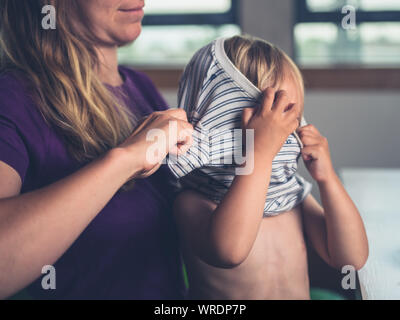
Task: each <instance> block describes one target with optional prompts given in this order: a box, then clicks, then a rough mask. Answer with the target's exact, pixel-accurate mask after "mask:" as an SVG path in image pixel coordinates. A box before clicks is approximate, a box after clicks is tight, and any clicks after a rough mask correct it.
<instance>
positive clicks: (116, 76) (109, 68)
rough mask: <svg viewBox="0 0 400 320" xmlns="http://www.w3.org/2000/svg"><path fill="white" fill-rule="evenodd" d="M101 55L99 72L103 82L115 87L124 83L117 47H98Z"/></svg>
mask: <svg viewBox="0 0 400 320" xmlns="http://www.w3.org/2000/svg"><path fill="white" fill-rule="evenodd" d="M97 51H98V57H99V67H98V69H97V74H98V76H99V78H100V80H101V81H102V82H103V83H107V84H109V85H111V86H113V87H117V86H120V85H122V84H123V83H124V81H123V79H122V77H121V75H120V73H119V71H118V57H117V47H107V48H105V47H102V48H97Z"/></svg>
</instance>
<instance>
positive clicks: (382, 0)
mask: <svg viewBox="0 0 400 320" xmlns="http://www.w3.org/2000/svg"><path fill="white" fill-rule="evenodd" d="M346 4H349V5H353V6H354V7H356V8H359V9H360V10H363V11H391V10H400V0H307V7H308V9H309V10H310V11H323V12H324V11H334V10H339V9H340V8H342V7H343V6H344V5H346Z"/></svg>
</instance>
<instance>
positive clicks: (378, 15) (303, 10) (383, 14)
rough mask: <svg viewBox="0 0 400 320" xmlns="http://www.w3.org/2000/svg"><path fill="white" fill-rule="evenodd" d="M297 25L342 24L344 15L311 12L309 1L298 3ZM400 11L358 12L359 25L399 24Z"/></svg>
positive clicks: (340, 13) (298, 0) (299, 1)
mask: <svg viewBox="0 0 400 320" xmlns="http://www.w3.org/2000/svg"><path fill="white" fill-rule="evenodd" d="M296 6H297V8H296V12H297V15H296V23H307V22H331V23H336V24H340V23H341V21H342V19H343V16H344V14H343V13H342V12H341V10H337V11H328V12H324V11H311V10H309V9H308V6H307V0H297V1H296ZM399 21H400V10H393V11H363V10H357V24H358V23H363V22H399Z"/></svg>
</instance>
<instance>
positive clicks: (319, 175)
mask: <svg viewBox="0 0 400 320" xmlns="http://www.w3.org/2000/svg"><path fill="white" fill-rule="evenodd" d="M297 133H298V134H299V137H300V139H301V141H302V142H303V144H304V148H303V150H302V157H303V160H304V163H305V165H306V167H307V169H308V171H309V172H310V174H311V176H312V177H313V179H314V180H315V181H317V182H325V181H328V180H329V179H330V178H331V177H333V176H334V175H335V170H334V168H333V165H332V161H331V156H330V153H329V145H328V139H326V138H325V137H323V136H322V135H321V134H320V132H319V131H318V130H317V128H315V127H314V126H313V125H312V124H309V125H307V126H304V127H301V128H299V129H298V130H297Z"/></svg>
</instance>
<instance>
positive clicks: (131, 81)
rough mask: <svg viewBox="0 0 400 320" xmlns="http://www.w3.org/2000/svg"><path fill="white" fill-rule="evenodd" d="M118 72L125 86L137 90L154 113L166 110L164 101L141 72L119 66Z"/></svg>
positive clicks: (146, 76)
mask: <svg viewBox="0 0 400 320" xmlns="http://www.w3.org/2000/svg"><path fill="white" fill-rule="evenodd" d="M119 70H120V72H121V73H122V74H123V76H124V77H125V82H126V83H127V86H134V87H135V88H137V89H138V90H139V92H140V94H141V95H142V96H143V97H144V99H145V100H146V101H147V102H148V103H149V104H150V105H151V106H152V108H154V109H155V110H154V111H161V110H166V109H168V105H167V103H166V101H165V99H164V98H163V97H162V95H161V93H160V92H159V91H158V89H157V88H156V86H155V85H154V83H153V81H152V80H151V79H150V78H149V76H148V75H146V74H145V73H144V72H142V71H138V70H134V69H132V68H129V67H126V66H120V67H119Z"/></svg>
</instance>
